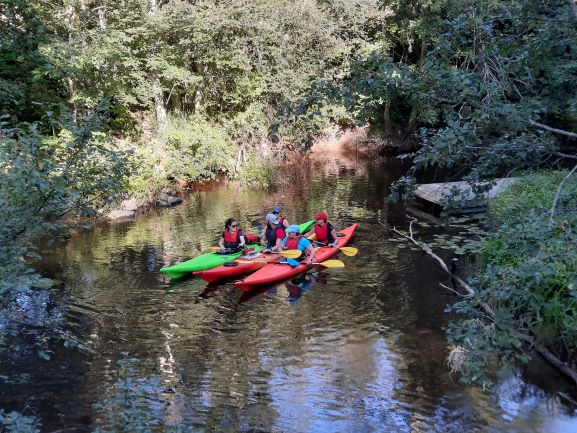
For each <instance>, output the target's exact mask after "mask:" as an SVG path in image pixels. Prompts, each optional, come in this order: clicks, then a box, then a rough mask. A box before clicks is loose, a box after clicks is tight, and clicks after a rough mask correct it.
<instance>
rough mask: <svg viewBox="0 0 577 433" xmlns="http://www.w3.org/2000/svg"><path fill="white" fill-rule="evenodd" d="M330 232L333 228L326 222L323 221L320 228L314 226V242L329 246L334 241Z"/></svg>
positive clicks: (316, 225)
mask: <svg viewBox="0 0 577 433" xmlns="http://www.w3.org/2000/svg"><path fill="white" fill-rule="evenodd" d="M332 231H333V226H332V225H331V224H330V223H329V222H328V221H325V223H324V224H323V226H322V227H321V226H319V225H318V224H315V235H317V239H316V240H317V241H319V242H321V243H323V244H331V243H333V242H334V241H335V240H334V239H333V235H332V234H331V232H332Z"/></svg>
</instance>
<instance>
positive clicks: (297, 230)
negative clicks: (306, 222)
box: [286, 224, 301, 235]
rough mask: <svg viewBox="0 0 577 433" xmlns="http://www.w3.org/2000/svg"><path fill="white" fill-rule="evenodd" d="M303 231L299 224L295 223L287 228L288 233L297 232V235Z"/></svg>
mask: <svg viewBox="0 0 577 433" xmlns="http://www.w3.org/2000/svg"><path fill="white" fill-rule="evenodd" d="M300 232H301V229H300V227H299V226H297V225H296V224H293V225H291V226H289V228H288V229H286V234H287V235H288V234H289V233H296V234H297V235H298V234H299V233H300Z"/></svg>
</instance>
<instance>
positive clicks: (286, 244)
mask: <svg viewBox="0 0 577 433" xmlns="http://www.w3.org/2000/svg"><path fill="white" fill-rule="evenodd" d="M282 246H283V249H285V250H299V251H301V255H300V257H298V258H297V259H295V260H298V261H299V262H301V261H303V260H304V259H306V258H307V255H308V259H307V261H306V263H308V264H310V263H313V261H314V259H315V249H314V248H313V245H312V244H311V241H309V240H308V239H307V238H305V237H304V236H301V235H300V228H299V226H297V225H296V224H293V225H292V226H290V227H289V228H288V229H286V238H284V239H283V241H282ZM307 253H308V254H307Z"/></svg>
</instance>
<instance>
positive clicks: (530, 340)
mask: <svg viewBox="0 0 577 433" xmlns="http://www.w3.org/2000/svg"><path fill="white" fill-rule="evenodd" d="M576 169H577V166H575V168H573V170H571V172H573V171H574V170H576ZM568 176H569V175H568ZM416 221H417V219H416V218H411V222H410V224H409V233H410V236H408V235H406V234H404V233H402V232H400V231H399V230H397V228H396V227H393V228H392V229H391V230H392V231H394V232H395V233H397V234H398V235H399V236H401V237H403V238H405V239H408V240H409V241H410V242H412V243H413V244H415V245H417V246H418V247H419V248H421V249H422V250H423V251H425V252H426V253H427V254H428V255H429V256H431V257H432V258H433V259H435V261H437V263H439V265H440V266H441V268H442V269H443V270H444V271H445V272H446V273H447V274H449V275H450V276H451V277H453V278H454V279H455V280H456V281H457V282H458V283H459V285H461V287H463V288H464V289H465V290H466V292H467V294H466V295H463V294H461V296H467V297H472V296H474V295H475V290H474V289H473V288H472V287H471V286H470V285H469V284H467V282H466V281H464V280H463V279H461V278H459V277H458V276H456V275H455V274H453V273H452V272H451V271H450V270H449V267H448V266H447V264H446V263H445V261H444V260H443V259H441V258H440V257H439V256H437V255H436V254H435V253H433V251H432V250H431V247H430V246H429V245H427V244H425V243H420V242H418V241H417V240H415V239H414V238H413V228H412V225H413V224H414V223H415V222H416ZM378 222H379V224H381V225H384V224H383V223H382V222H381V221H380V219H378ZM444 287H446V286H444ZM479 306H480V307H481V309H482V310H483V311H484V312H485V313H486V314H487V318H488V319H489V320H493V318H494V317H495V312H494V311H493V309H492V308H491V307H490V306H489V305H488V304H487V303H485V302H480V303H479ZM506 331H508V332H509V333H510V334H511V335H513V336H515V337H517V338H518V339H520V340H522V341H524V342H525V343H527V344H529V345H530V346H531V347H533V348H534V349H535V350H536V351H537V352H538V353H539V354H540V355H541V356H542V357H543V358H545V359H546V360H547V361H548V362H549V363H551V365H553V366H555V367H557V368H558V369H559V370H560V371H561V372H562V373H564V374H565V375H566V376H567V377H569V378H570V379H571V380H572V381H573V382H574V383H575V384H577V372H575V371H573V370H572V369H570V368H569V367H568V366H567V364H566V363H564V362H563V361H561V359H559V358H558V357H557V356H555V354H553V353H552V352H551V351H550V350H549V349H548V348H547V347H545V346H544V345H542V344H540V343H538V342H537V341H536V340H535V338H534V337H532V336H530V335H527V334H523V333H522V332H520V331H518V330H517V329H514V328H508V329H506Z"/></svg>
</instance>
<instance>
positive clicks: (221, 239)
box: [218, 236, 224, 250]
mask: <svg viewBox="0 0 577 433" xmlns="http://www.w3.org/2000/svg"><path fill="white" fill-rule="evenodd" d="M218 246H219V247H220V249H221V250H224V237H223V236H221V237H220V239H219V241H218Z"/></svg>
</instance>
